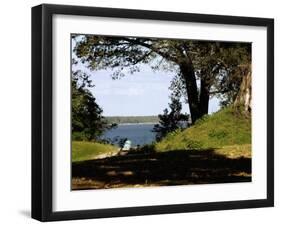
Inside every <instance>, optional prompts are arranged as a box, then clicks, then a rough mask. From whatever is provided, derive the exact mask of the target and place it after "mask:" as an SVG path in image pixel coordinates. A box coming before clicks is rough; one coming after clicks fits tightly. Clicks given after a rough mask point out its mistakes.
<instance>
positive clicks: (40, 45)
mask: <svg viewBox="0 0 281 226" xmlns="http://www.w3.org/2000/svg"><path fill="white" fill-rule="evenodd" d="M55 14H62V15H81V16H97V17H111V18H128V19H146V20H162V21H182V22H195V23H212V24H223V25H247V26H258V27H266V28H267V75H266V76H267V94H266V95H267V150H266V151H267V160H266V161H267V172H266V174H267V198H266V199H257V200H241V201H225V202H209V203H194V204H170V205H160V206H143V207H128V208H110V209H94V210H81V211H80V210H73V211H63V212H54V211H53V210H52V199H53V196H52V183H53V182H52V135H53V134H52V123H53V121H52V109H53V107H52V104H53V103H52V97H53V94H52V82H53V79H52V17H53V15H55ZM271 206H274V20H273V19H267V18H251V17H237V16H218V15H203V14H190V13H176V12H160V11H144V10H132V9H117V8H97V7H83V6H66V5H49V4H43V5H39V6H35V7H33V8H32V218H34V219H37V220H40V221H56V220H73V219H86V218H105V217H122V216H135V215H149V214H168V213H180V212H194V211H211V210H228V209H243V208H257V207H271Z"/></svg>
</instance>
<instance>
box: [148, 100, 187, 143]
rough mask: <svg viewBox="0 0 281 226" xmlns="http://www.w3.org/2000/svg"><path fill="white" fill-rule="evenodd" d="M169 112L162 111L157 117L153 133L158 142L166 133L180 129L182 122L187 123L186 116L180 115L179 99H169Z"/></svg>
mask: <svg viewBox="0 0 281 226" xmlns="http://www.w3.org/2000/svg"><path fill="white" fill-rule="evenodd" d="M169 108H170V112H169V110H168V109H167V108H166V109H164V113H163V114H162V115H158V117H159V124H156V125H154V128H153V130H152V131H153V132H156V140H157V141H160V140H161V139H163V138H164V137H165V136H166V135H167V134H168V133H170V132H173V131H176V130H177V129H180V128H182V126H183V122H186V124H187V121H188V115H184V114H182V113H181V110H182V105H181V102H180V101H179V99H177V98H173V97H172V98H171V103H169Z"/></svg>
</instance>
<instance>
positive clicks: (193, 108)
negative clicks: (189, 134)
mask: <svg viewBox="0 0 281 226" xmlns="http://www.w3.org/2000/svg"><path fill="white" fill-rule="evenodd" d="M180 70H181V73H182V76H183V79H184V81H185V85H186V89H187V98H188V104H189V109H190V115H191V120H192V124H194V123H195V122H196V120H197V119H199V118H200V117H201V113H200V106H199V100H198V96H199V95H198V90H197V84H196V77H195V73H194V68H193V65H192V62H188V63H185V64H180Z"/></svg>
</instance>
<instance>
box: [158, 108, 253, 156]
mask: <svg viewBox="0 0 281 226" xmlns="http://www.w3.org/2000/svg"><path fill="white" fill-rule="evenodd" d="M250 144H251V120H250V119H249V118H246V117H245V116H243V115H241V114H239V113H237V112H235V111H234V110H233V109H232V108H226V109H223V110H221V111H219V112H217V113H215V114H213V115H211V116H205V117H204V118H202V119H200V120H199V121H197V122H196V123H195V125H194V126H192V127H190V128H188V129H186V130H184V131H176V132H173V133H171V134H169V135H168V136H167V137H166V138H164V139H163V140H162V141H161V142H159V143H156V144H155V149H156V150H157V151H168V150H188V149H210V148H212V149H215V150H217V151H218V152H220V153H222V154H223V153H230V155H231V151H233V152H235V153H239V154H240V155H246V156H249V155H250V154H249V152H250V150H251V145H250ZM232 154H233V153H232Z"/></svg>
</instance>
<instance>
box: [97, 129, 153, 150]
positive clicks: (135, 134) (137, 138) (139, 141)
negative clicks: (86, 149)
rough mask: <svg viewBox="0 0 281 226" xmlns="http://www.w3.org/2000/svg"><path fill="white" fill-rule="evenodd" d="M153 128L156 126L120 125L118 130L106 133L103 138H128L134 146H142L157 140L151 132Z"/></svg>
mask: <svg viewBox="0 0 281 226" xmlns="http://www.w3.org/2000/svg"><path fill="white" fill-rule="evenodd" d="M153 127H154V124H119V125H118V127H117V128H115V129H111V130H109V131H107V132H105V134H104V135H103V137H102V138H104V139H110V140H114V139H115V138H117V137H119V138H127V139H129V140H130V141H131V142H132V146H137V145H141V146H142V145H144V144H151V143H152V142H153V141H154V140H155V133H154V132H152V131H151V130H152V129H153Z"/></svg>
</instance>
